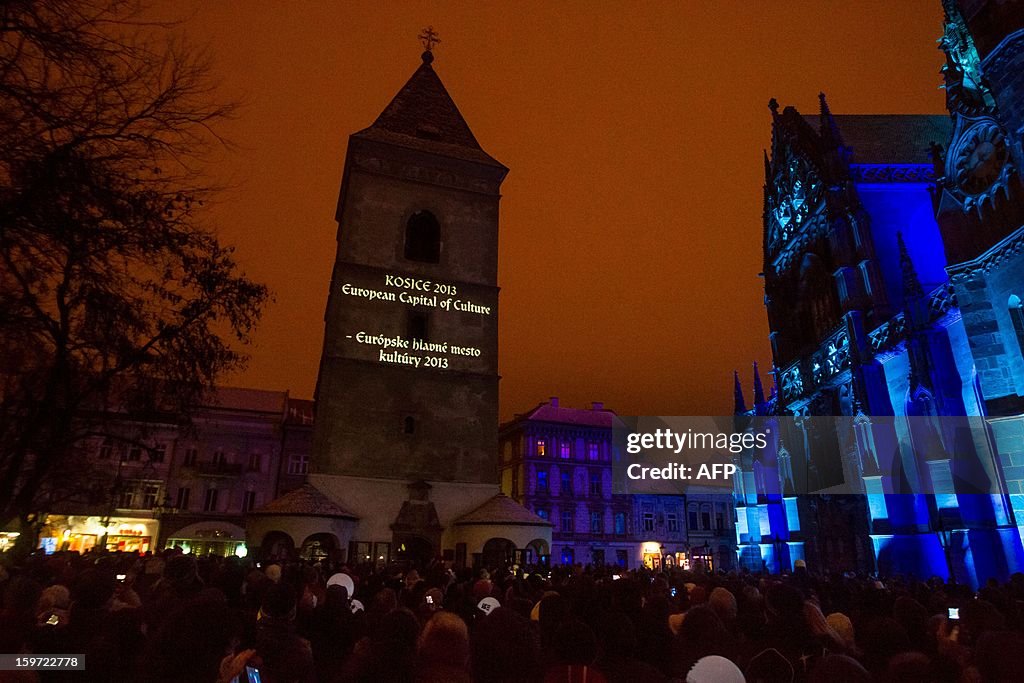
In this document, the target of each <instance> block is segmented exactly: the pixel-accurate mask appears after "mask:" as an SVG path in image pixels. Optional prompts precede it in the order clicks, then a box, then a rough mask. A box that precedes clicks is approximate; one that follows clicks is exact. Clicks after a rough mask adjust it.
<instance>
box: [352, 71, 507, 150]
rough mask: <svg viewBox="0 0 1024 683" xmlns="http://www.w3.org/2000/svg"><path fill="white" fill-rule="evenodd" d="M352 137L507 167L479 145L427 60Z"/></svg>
mask: <svg viewBox="0 0 1024 683" xmlns="http://www.w3.org/2000/svg"><path fill="white" fill-rule="evenodd" d="M353 137H357V138H365V139H369V140H376V141H378V142H385V143H390V144H394V145H399V146H402V147H409V148H412V149H418V150H422V151H425V152H430V153H432V154H438V155H441V156H449V157H454V158H457V159H465V160H468V161H476V162H479V163H483V164H487V165H490V166H497V167H500V168H504V166H502V164H501V163H499V162H498V161H497V160H495V159H494V158H493V157H492V156H490V155H489V154H487V152H485V151H483V149H481V148H480V144H479V143H478V142H477V141H476V138H475V137H474V136H473V132H472V131H471V130H470V129H469V125H468V124H467V123H466V120H465V119H464V118H462V114H461V113H460V112H459V108H458V107H457V106H455V102H454V101H453V100H452V98H451V95H449V94H448V91H447V90H446V89H445V87H444V84H443V83H442V82H441V79H440V78H439V77H438V75H437V73H436V72H435V71H434V69H433V67H432V66H431V65H430V64H429V63H428V62H426V61H424V62H423V63H422V64H421V65H420V67H419V68H418V69H416V72H415V73H413V75H412V77H411V78H410V79H409V81H408V82H407V83H406V84H405V85H404V86H402V89H401V90H399V91H398V94H397V95H395V97H394V99H392V100H391V103H390V104H388V106H387V107H385V108H384V111H383V112H381V114H380V116H378V117H377V120H376V121H374V122H373V125H371V126H370V127H369V128H366V129H364V130H361V131H359V132H358V133H356V134H355V135H354V136H353Z"/></svg>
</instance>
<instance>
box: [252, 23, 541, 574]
mask: <svg viewBox="0 0 1024 683" xmlns="http://www.w3.org/2000/svg"><path fill="white" fill-rule="evenodd" d="M423 37H424V39H425V41H426V42H425V45H426V47H427V51H426V52H424V53H423V61H422V64H420V66H419V68H418V69H416V71H415V73H413V75H412V77H411V78H410V79H409V81H408V82H407V83H406V84H405V85H404V86H403V87H402V89H401V90H400V91H399V92H398V94H397V95H395V97H394V99H392V101H391V102H390V104H388V106H387V107H386V108H385V109H384V111H383V112H382V113H381V114H380V116H378V117H377V120H376V121H374V122H373V124H372V125H371V126H369V127H368V128H366V129H364V130H362V131H359V132H357V133H354V134H353V135H352V136H351V137H350V138H349V145H348V151H347V154H346V158H345V167H344V172H343V176H342V182H341V192H340V197H339V200H338V209H337V213H336V220H337V221H338V232H337V242H338V248H337V254H336V257H335V265H334V271H333V276H332V282H331V289H330V293H329V296H328V302H327V311H326V314H325V332H324V345H323V353H322V356H321V361H320V371H319V376H318V379H317V389H316V396H315V406H316V420H315V424H314V426H313V429H312V454H311V459H310V462H309V465H308V468H309V474H308V476H307V484H306V485H305V486H304V487H302V488H299V489H296V490H295V491H293V492H292V493H290V494H286V495H285V496H284V497H283V498H282V500H280V501H275V503H274V505H273V506H272V507H271V509H270V510H269V512H271V513H272V515H269V516H268V515H265V514H264V515H263V517H264V519H262V520H261V523H260V525H259V530H258V533H257V535H262V536H264V537H266V536H268V535H269V534H275V535H274V536H273V538H277V539H280V534H281V533H283V534H285V535H290V536H291V537H292V540H293V541H296V542H297V537H296V535H295V534H299V533H300V532H301V533H304V531H302V530H304V529H306V528H308V526H309V521H310V519H311V518H315V517H316V512H315V511H316V510H329V511H330V514H327V515H325V516H324V518H323V519H322V520H321V521H322V523H323V525H325V526H324V528H325V529H327V528H329V529H330V535H329V536H328V537H325V538H323V539H321V540H322V541H323V542H325V543H328V544H330V543H334V544H336V545H337V548H336V549H337V550H340V551H341V552H343V553H347V554H348V555H349V556H350V557H353V558H357V559H361V560H366V559H373V560H376V561H380V560H383V561H388V560H391V559H408V560H419V561H425V560H429V559H431V558H433V557H438V556H444V557H446V558H448V559H451V560H453V561H456V562H458V563H468V562H470V561H474V562H475V561H484V562H496V561H500V560H502V559H512V558H515V557H520V556H522V554H523V553H524V552H526V549H527V548H528V547H536V546H539V545H545V546H546V544H548V543H549V542H550V538H551V536H550V528H551V527H550V523H549V522H548V521H547V520H544V519H541V518H539V517H536V516H535V515H533V514H531V513H529V512H527V511H526V510H525V509H523V508H521V507H520V506H518V505H517V504H515V503H513V502H512V501H511V500H508V499H507V498H504V497H502V496H500V495H499V492H498V476H497V468H496V466H495V453H496V449H497V443H498V283H497V270H498V204H499V200H500V187H501V183H502V180H503V179H504V178H505V174H506V173H507V172H508V169H506V168H505V167H504V166H503V165H502V164H501V163H499V162H498V161H496V160H495V159H494V158H493V157H491V156H490V155H488V154H487V153H486V152H485V151H484V150H483V149H482V148H481V147H480V145H479V143H478V142H477V140H476V138H475V137H474V135H473V133H472V131H471V130H470V128H469V126H468V125H467V124H466V121H465V119H464V118H463V117H462V114H461V113H460V112H459V110H458V108H457V107H456V105H455V103H454V102H453V101H452V99H451V97H450V96H449V94H448V92H447V90H446V89H445V87H444V85H443V84H442V83H441V80H440V78H439V77H438V75H437V73H436V72H435V70H434V67H433V59H434V56H433V53H432V52H431V50H430V47H431V45H432V42H431V40H432V34H430V32H427V33H426V34H425V35H424V36H423ZM296 436H297V435H296ZM300 450H301V449H300ZM289 457H291V456H289ZM293 494H294V495H293ZM320 495H322V496H324V499H323V500H321V499H320V498H318V496H320ZM325 500H326V501H329V502H330V503H331V505H326V504H324V501H325ZM289 510H293V512H294V514H293V515H291V516H289V515H288V512H289ZM263 512H264V513H266V512H267V511H266V510H264V511H263ZM257 516H260V515H257ZM270 517H272V519H271V518H270ZM349 522H353V523H351V524H350V523H349ZM274 525H276V526H274ZM290 530H291V531H295V533H291V531H290ZM296 530H298V531H296ZM253 533H256V532H253ZM331 539H333V540H331ZM264 540H265V538H255V537H253V541H254V543H257V544H259V545H261V546H265V545H267V544H266V543H264ZM275 544H278V542H277V541H275ZM531 544H532V545H531ZM278 545H279V544H278Z"/></svg>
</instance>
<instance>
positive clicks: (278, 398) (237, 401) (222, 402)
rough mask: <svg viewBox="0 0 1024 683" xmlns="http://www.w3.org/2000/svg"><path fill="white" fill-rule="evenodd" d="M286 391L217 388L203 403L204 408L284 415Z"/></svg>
mask: <svg viewBox="0 0 1024 683" xmlns="http://www.w3.org/2000/svg"><path fill="white" fill-rule="evenodd" d="M287 398H288V392H286V391H266V390H264V389H242V388H239V387H217V388H216V389H214V390H213V393H212V394H211V395H209V396H207V397H206V400H204V401H203V404H204V406H205V407H209V408H222V409H228V410H251V411H254V412H260V413H277V414H278V415H283V414H284V406H285V401H286V400H287Z"/></svg>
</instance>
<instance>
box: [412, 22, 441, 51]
mask: <svg viewBox="0 0 1024 683" xmlns="http://www.w3.org/2000/svg"><path fill="white" fill-rule="evenodd" d="M417 38H419V39H420V42H421V43H423V49H424V50H426V51H427V52H430V51H432V50H433V49H434V46H435V45H437V44H438V43H440V42H441V39H440V38H438V37H437V33H435V32H434V27H433V26H428V27H426V28H425V29H423V31H422V32H421V33H420V34H419V35H418V36H417Z"/></svg>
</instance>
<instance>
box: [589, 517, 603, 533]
mask: <svg viewBox="0 0 1024 683" xmlns="http://www.w3.org/2000/svg"><path fill="white" fill-rule="evenodd" d="M590 533H592V534H599V533H601V513H600V512H591V513H590Z"/></svg>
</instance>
